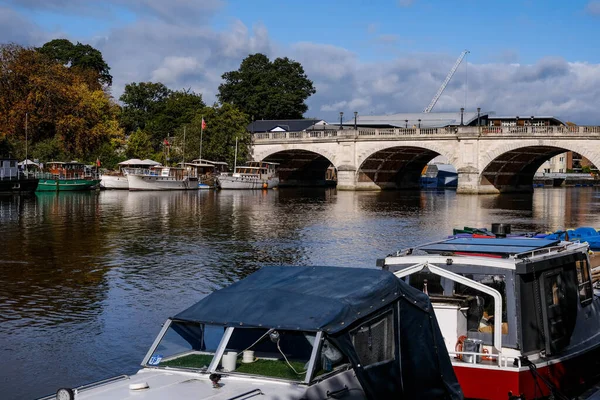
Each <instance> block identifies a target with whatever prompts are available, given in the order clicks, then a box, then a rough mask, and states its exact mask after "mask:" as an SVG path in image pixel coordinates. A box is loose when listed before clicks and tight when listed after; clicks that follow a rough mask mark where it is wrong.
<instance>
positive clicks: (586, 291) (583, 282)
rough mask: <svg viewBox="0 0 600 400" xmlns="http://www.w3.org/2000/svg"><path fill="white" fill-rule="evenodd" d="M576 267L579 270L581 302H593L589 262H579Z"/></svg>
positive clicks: (578, 281)
mask: <svg viewBox="0 0 600 400" xmlns="http://www.w3.org/2000/svg"><path fill="white" fill-rule="evenodd" d="M575 267H576V269H577V283H578V284H579V301H580V302H581V304H588V303H590V302H591V301H592V296H593V293H594V291H593V289H592V280H591V279H590V270H589V266H588V263H587V260H579V261H577V262H576V263H575Z"/></svg>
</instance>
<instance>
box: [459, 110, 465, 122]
mask: <svg viewBox="0 0 600 400" xmlns="http://www.w3.org/2000/svg"><path fill="white" fill-rule="evenodd" d="M464 114H465V108H464V107H461V108H460V126H463V125H464V122H463V121H464V119H463V116H464Z"/></svg>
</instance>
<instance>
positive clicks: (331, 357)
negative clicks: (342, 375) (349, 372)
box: [314, 339, 350, 379]
mask: <svg viewBox="0 0 600 400" xmlns="http://www.w3.org/2000/svg"><path fill="white" fill-rule="evenodd" d="M349 367H350V362H349V360H348V357H346V355H345V354H344V353H342V352H341V351H340V349H338V348H337V346H335V345H334V344H333V343H331V342H330V341H329V340H327V339H325V340H323V344H322V345H321V349H320V351H319V354H318V355H317V360H316V365H315V374H314V376H315V378H316V379H319V377H321V376H324V375H328V374H330V373H332V372H336V371H341V370H345V369H347V368H349Z"/></svg>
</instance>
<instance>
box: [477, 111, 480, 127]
mask: <svg viewBox="0 0 600 400" xmlns="http://www.w3.org/2000/svg"><path fill="white" fill-rule="evenodd" d="M480 117H481V107H477V126H480V124H479V118H480Z"/></svg>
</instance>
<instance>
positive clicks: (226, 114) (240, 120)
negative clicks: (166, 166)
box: [171, 103, 251, 167]
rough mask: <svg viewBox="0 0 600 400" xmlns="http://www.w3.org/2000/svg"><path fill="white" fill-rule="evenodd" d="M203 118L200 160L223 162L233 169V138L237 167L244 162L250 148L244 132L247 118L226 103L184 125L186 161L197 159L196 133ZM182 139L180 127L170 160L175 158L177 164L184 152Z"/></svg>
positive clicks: (198, 139)
mask: <svg viewBox="0 0 600 400" xmlns="http://www.w3.org/2000/svg"><path fill="white" fill-rule="evenodd" d="M203 117H204V121H205V123H206V127H205V128H204V130H203V132H202V159H204V160H214V161H226V162H227V163H228V164H229V165H230V166H232V167H233V164H234V155H235V140H236V138H237V139H238V153H237V155H238V158H237V159H238V164H239V163H244V162H246V160H247V159H248V156H249V154H250V151H249V150H250V144H251V137H250V134H249V133H248V131H247V130H246V126H248V123H249V118H248V115H246V114H244V113H242V112H241V111H240V110H239V109H238V108H236V107H235V106H234V105H232V104H228V103H224V104H221V105H217V104H215V105H213V106H212V107H205V108H203V109H202V110H201V112H200V113H198V114H197V116H196V117H195V118H194V119H193V120H192V122H191V123H190V124H189V125H186V132H185V154H186V159H188V160H191V159H193V158H198V157H199V155H200V131H201V125H202V118H203ZM183 136H184V135H183V127H181V128H180V129H178V130H177V134H176V135H175V140H174V143H173V148H172V150H171V151H172V152H171V156H172V157H173V156H175V158H177V159H178V160H180V159H181V157H182V152H183V148H184V143H183ZM174 152H176V154H174Z"/></svg>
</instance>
